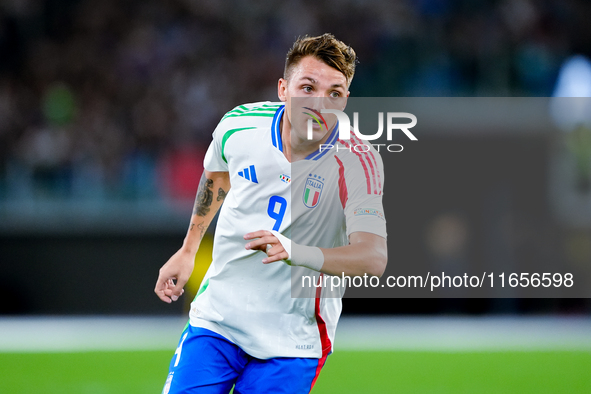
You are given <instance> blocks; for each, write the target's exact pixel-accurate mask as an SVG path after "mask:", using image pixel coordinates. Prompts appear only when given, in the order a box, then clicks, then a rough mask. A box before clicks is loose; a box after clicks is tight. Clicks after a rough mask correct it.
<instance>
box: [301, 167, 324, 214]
mask: <svg viewBox="0 0 591 394" xmlns="http://www.w3.org/2000/svg"><path fill="white" fill-rule="evenodd" d="M323 187H324V178H322V177H321V176H320V175H316V174H314V175H312V174H310V175H309V176H308V178H307V179H306V185H305V187H304V195H303V199H304V205H305V206H307V207H308V208H314V207H315V206H316V205H318V203H319V202H320V196H322V188H323Z"/></svg>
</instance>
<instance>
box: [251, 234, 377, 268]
mask: <svg viewBox="0 0 591 394" xmlns="http://www.w3.org/2000/svg"><path fill="white" fill-rule="evenodd" d="M244 239H246V240H252V239H254V241H251V242H249V243H247V244H246V246H245V247H246V249H258V250H262V251H264V252H266V253H267V257H266V258H265V259H263V263H265V264H269V263H273V262H275V261H279V260H287V259H289V258H291V257H292V256H290V253H288V252H287V251H286V249H285V247H284V246H283V245H282V244H281V242H280V241H279V239H278V238H277V237H276V236H275V235H273V233H271V232H270V231H267V230H259V231H255V232H253V233H248V234H246V235H245V236H244ZM294 246H295V247H301V245H296V244H294V243H292V245H291V247H294ZM305 248H310V247H305ZM290 249H291V248H290ZM318 249H319V250H320V251H321V252H322V255H323V257H324V262H323V263H322V267H321V268H320V272H324V273H325V274H328V275H339V276H340V275H341V274H344V275H346V276H358V275H359V276H362V275H364V274H368V275H372V276H379V277H381V276H382V274H383V273H384V271H385V269H386V263H387V262H388V248H387V245H386V239H385V238H382V237H380V236H379V235H375V234H371V233H366V232H354V233H351V235H350V236H349V245H346V246H339V247H336V248H318ZM294 263H295V264H294V265H300V264H297V262H294Z"/></svg>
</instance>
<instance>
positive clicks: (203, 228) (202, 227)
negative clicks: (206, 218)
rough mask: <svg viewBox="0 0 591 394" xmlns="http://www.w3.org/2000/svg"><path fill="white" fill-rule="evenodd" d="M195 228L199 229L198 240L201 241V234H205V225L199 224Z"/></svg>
mask: <svg viewBox="0 0 591 394" xmlns="http://www.w3.org/2000/svg"><path fill="white" fill-rule="evenodd" d="M197 228H198V229H199V238H200V239H203V234H205V230H206V228H205V223H199V224H198V225H197Z"/></svg>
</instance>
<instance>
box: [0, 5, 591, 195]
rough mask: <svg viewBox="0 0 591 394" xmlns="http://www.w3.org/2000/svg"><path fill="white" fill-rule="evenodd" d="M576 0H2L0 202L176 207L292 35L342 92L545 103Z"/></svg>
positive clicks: (580, 32)
mask: <svg viewBox="0 0 591 394" xmlns="http://www.w3.org/2000/svg"><path fill="white" fill-rule="evenodd" d="M589 15H591V5H590V4H589V2H585V1H582V0H581V1H579V0H566V1H565V0H545V1H530V0H504V1H484V0H478V1H473V0H470V1H469V0H463V1H460V0H458V1H453V0H421V1H410V0H400V1H377V0H368V1H362V0H347V1H336V0H331V1H323V2H319V1H308V0H305V1H290V2H275V1H271V0H264V1H245V0H232V1H220V2H218V1H215V0H205V1H197V0H170V1H160V0H141V1H140V0H129V1H118V0H100V1H99V0H3V1H2V2H1V3H0V201H2V200H4V201H20V200H23V199H24V200H31V199H32V200H35V199H40V198H41V199H62V200H63V199H107V200H108V199H162V198H164V199H169V198H172V199H179V198H180V199H185V198H186V199H192V197H193V196H194V193H195V189H196V185H197V181H198V179H197V177H198V175H199V173H200V171H201V170H200V166H201V159H202V155H203V150H204V148H205V147H206V146H207V144H208V141H209V138H210V134H211V132H212V131H213V128H214V127H215V125H216V123H217V121H218V120H219V119H220V117H221V116H222V115H223V113H224V112H226V111H228V110H230V109H231V108H233V107H234V106H235V105H238V104H241V103H243V102H249V101H260V100H276V89H275V86H276V82H277V78H278V77H279V76H280V75H281V73H282V69H283V60H284V58H283V57H284V54H285V53H286V51H287V49H288V48H289V47H290V46H291V44H292V42H293V40H294V39H295V37H297V36H298V35H303V34H311V35H315V34H320V33H323V32H326V31H328V32H332V33H334V34H335V35H336V36H337V37H339V38H340V39H342V40H343V41H345V42H347V43H349V44H351V45H352V46H353V47H354V48H355V50H356V51H357V53H358V55H359V58H360V67H359V68H358V73H357V75H356V78H355V81H354V83H353V86H352V89H351V91H352V94H353V95H356V96H367V97H370V96H378V97H379V96H546V95H551V93H552V90H553V86H554V83H555V80H556V75H557V72H558V69H559V67H560V65H561V63H562V62H563V60H564V59H565V58H566V57H568V56H570V55H572V54H573V53H583V54H587V55H589V51H590V50H591V24H589V23H588V16H589Z"/></svg>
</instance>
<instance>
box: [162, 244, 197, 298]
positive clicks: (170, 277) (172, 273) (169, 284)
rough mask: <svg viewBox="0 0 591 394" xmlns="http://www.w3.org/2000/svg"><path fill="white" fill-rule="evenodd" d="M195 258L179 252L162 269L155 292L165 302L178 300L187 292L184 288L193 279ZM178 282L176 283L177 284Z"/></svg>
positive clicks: (184, 252) (189, 254) (182, 251)
mask: <svg viewBox="0 0 591 394" xmlns="http://www.w3.org/2000/svg"><path fill="white" fill-rule="evenodd" d="M194 265H195V256H194V255H192V254H191V253H189V252H186V251H184V250H182V249H181V250H179V251H178V252H176V253H175V254H173V255H172V257H171V258H170V259H169V260H168V261H167V262H166V264H164V265H163V266H162V268H160V271H159V274H158V280H157V281H156V287H155V288H154V292H155V293H156V295H157V296H158V297H159V298H160V299H161V300H162V301H164V302H166V303H169V304H170V303H171V302H172V301H176V300H178V298H179V297H180V296H181V295H183V293H184V292H185V290H184V289H183V287H184V286H185V284H186V283H187V281H188V280H189V278H190V277H191V273H192V272H193V267H194ZM175 281H176V283H175Z"/></svg>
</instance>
